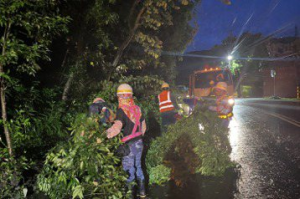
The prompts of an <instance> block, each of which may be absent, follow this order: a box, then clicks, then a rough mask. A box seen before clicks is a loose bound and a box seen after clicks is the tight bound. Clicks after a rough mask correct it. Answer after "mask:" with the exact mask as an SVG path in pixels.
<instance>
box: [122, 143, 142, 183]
mask: <svg viewBox="0 0 300 199" xmlns="http://www.w3.org/2000/svg"><path fill="white" fill-rule="evenodd" d="M128 145H129V148H130V153H129V155H127V156H125V157H123V159H122V165H123V169H124V171H126V172H127V173H128V175H129V176H128V178H127V183H130V182H133V181H134V180H135V175H136V177H137V179H138V180H140V181H143V180H144V179H145V177H144V173H143V170H142V164H141V158H142V153H143V148H144V145H143V140H142V139H139V140H136V141H133V142H130V143H128Z"/></svg>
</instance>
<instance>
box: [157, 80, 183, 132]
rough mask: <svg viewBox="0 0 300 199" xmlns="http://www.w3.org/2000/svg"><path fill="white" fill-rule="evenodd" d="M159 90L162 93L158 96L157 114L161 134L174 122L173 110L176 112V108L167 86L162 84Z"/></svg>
mask: <svg viewBox="0 0 300 199" xmlns="http://www.w3.org/2000/svg"><path fill="white" fill-rule="evenodd" d="M161 88H162V92H161V93H160V94H159V95H158V101H159V112H160V113H161V119H162V132H166V130H167V127H168V126H169V125H170V124H174V123H175V122H176V117H175V116H176V111H175V110H178V106H177V103H176V99H175V98H173V96H172V94H171V91H170V86H169V84H168V83H166V82H164V83H163V84H162V86H161Z"/></svg>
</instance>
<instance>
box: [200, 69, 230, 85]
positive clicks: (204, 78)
mask: <svg viewBox="0 0 300 199" xmlns="http://www.w3.org/2000/svg"><path fill="white" fill-rule="evenodd" d="M222 75H223V78H224V80H223V81H225V82H226V83H227V85H232V79H231V74H230V72H229V71H227V70H226V71H212V72H205V73H200V74H197V75H196V76H195V88H209V87H210V84H209V83H210V81H214V83H216V82H218V81H220V80H219V79H218V77H220V76H222Z"/></svg>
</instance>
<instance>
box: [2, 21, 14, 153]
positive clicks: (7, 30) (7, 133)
mask: <svg viewBox="0 0 300 199" xmlns="http://www.w3.org/2000/svg"><path fill="white" fill-rule="evenodd" d="M10 27H11V23H8V24H7V25H6V27H5V30H4V34H3V37H2V39H3V46H2V56H3V57H4V56H5V51H6V41H7V38H8V35H9V31H10ZM0 74H1V75H3V74H4V66H3V65H2V64H0ZM0 97H1V112H2V120H3V127H4V134H5V138H6V144H7V148H8V152H9V155H10V156H13V150H12V143H11V138H10V132H9V130H8V127H7V113H6V99H5V79H4V78H3V77H0Z"/></svg>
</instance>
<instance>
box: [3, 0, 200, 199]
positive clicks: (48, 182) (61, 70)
mask: <svg viewBox="0 0 300 199" xmlns="http://www.w3.org/2000/svg"><path fill="white" fill-rule="evenodd" d="M198 2H199V0H176V1H174V0H159V1H154V0H128V1H124V0H77V1H58V0H57V1H55V0H54V1H53V0H51V1H50V0H49V1H44V0H37V1H32V0H16V1H11V0H2V1H0V15H1V18H0V36H1V42H0V47H1V55H0V75H1V77H0V78H1V81H0V83H1V85H0V86H1V93H0V94H1V116H2V119H1V124H2V127H3V128H1V143H0V145H1V148H0V158H1V162H0V164H1V167H0V194H1V197H3V198H22V197H24V196H25V195H28V194H32V192H33V191H35V192H38V191H39V190H40V191H43V192H44V193H46V194H47V195H48V196H50V197H51V198H57V197H59V198H63V197H69V196H73V197H83V194H87V195H89V194H92V193H94V192H97V193H98V194H99V193H100V195H101V194H106V195H105V197H110V196H111V197H112V196H115V197H118V196H119V195H118V194H120V192H119V191H116V190H118V189H117V188H118V187H120V186H121V184H122V182H123V181H124V173H123V171H122V170H121V169H120V168H114V169H113V170H111V172H112V173H114V175H115V180H112V179H110V178H108V177H107V176H104V174H103V176H102V177H101V176H100V177H99V179H101V180H103V182H105V183H103V184H105V186H104V185H103V184H101V183H99V184H100V185H97V190H96V191H95V190H94V188H95V187H92V186H91V184H92V185H93V186H96V185H95V184H97V183H98V182H96V181H95V180H94V179H93V177H94V176H95V174H96V173H97V174H98V175H99V170H100V171H102V170H105V168H106V169H107V170H109V169H110V168H111V165H114V164H116V162H118V159H115V158H114V157H111V156H109V155H107V156H97V157H94V159H92V160H91V159H85V158H86V157H89V156H88V155H87V154H93V153H94V152H95V151H94V150H99V147H97V146H94V145H92V144H91V145H88V146H87V145H86V143H85V142H83V139H85V138H81V136H79V135H80V133H81V132H82V131H90V132H93V133H92V135H91V136H90V137H89V139H91V140H93V139H95V141H96V142H97V143H103V145H101V146H102V147H103V151H107V150H112V149H113V148H114V147H115V145H114V144H115V143H114V141H103V140H102V141H100V140H99V139H101V138H99V137H97V136H96V132H98V131H103V130H104V129H100V130H99V128H97V127H95V126H94V124H92V123H89V122H88V121H86V122H85V123H84V122H83V121H85V119H84V117H85V116H83V115H81V113H84V114H85V112H86V110H87V105H88V104H89V103H90V102H91V101H92V99H93V98H94V97H96V96H101V97H102V98H104V99H105V100H106V101H107V102H108V103H113V102H115V101H116V97H115V90H116V86H117V85H118V84H119V83H120V82H127V83H129V84H131V85H132V86H133V89H134V93H135V96H136V97H137V98H138V100H139V101H140V102H139V104H140V105H141V106H143V109H144V110H145V114H147V115H155V113H150V112H151V110H154V109H156V108H157V107H156V106H157V105H156V104H155V101H154V96H155V95H156V94H157V92H158V88H159V85H160V83H161V81H162V80H164V81H168V82H170V83H172V82H174V78H175V76H176V72H175V66H176V61H177V60H176V57H170V56H162V52H163V51H175V52H180V51H184V49H185V47H186V46H187V44H188V43H189V42H190V41H191V40H192V38H193V36H194V34H195V31H196V29H195V27H193V26H191V23H190V22H191V19H192V16H193V11H194V8H195V6H196V5H197V3H198ZM145 91H147V92H145ZM152 112H153V111H152ZM154 112H155V111H154ZM78 118H79V119H78ZM100 137H101V136H100ZM85 141H87V140H85ZM79 149H81V150H79ZM74 154H77V155H76V156H74ZM63 157H64V158H65V159H64V162H62V161H63ZM45 160H46V162H45ZM95 162H101V164H99V165H100V166H99V168H95ZM61 165H63V167H60V166H61ZM63 168H64V169H66V170H64V169H63ZM67 171H68V172H67ZM61 172H63V173H61ZM106 174H107V173H106ZM106 174H105V175H106ZM116 176H119V178H118V177H116ZM93 183H94V184H93ZM102 185H103V186H102ZM54 186H56V187H54ZM107 187H111V188H109V189H108V188H107ZM93 190H94V192H93ZM95 195H97V194H95ZM95 195H93V196H95Z"/></svg>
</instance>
